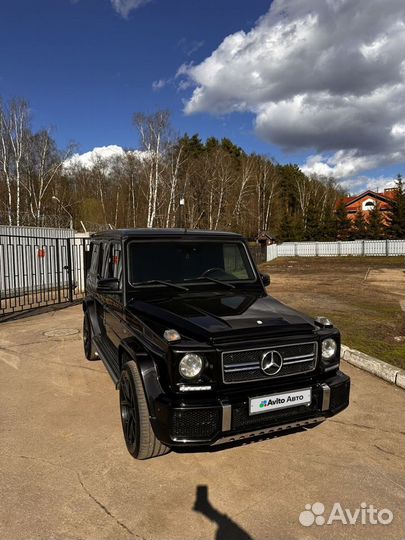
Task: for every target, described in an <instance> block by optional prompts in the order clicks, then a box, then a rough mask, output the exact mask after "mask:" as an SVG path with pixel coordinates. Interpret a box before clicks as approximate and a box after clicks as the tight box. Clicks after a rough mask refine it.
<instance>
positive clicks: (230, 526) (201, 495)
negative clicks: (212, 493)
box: [193, 486, 252, 540]
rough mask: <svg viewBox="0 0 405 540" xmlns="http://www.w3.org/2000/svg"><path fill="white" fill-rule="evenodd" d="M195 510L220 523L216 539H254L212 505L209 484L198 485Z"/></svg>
mask: <svg viewBox="0 0 405 540" xmlns="http://www.w3.org/2000/svg"><path fill="white" fill-rule="evenodd" d="M193 510H194V511H195V512H199V513H200V514H203V515H204V516H205V517H206V518H208V519H209V520H210V521H212V522H214V523H216V524H217V525H218V528H217V531H216V533H215V540H252V537H251V536H250V535H249V534H248V533H247V532H246V531H245V530H244V529H242V528H241V527H239V525H238V524H237V523H235V522H234V521H233V520H232V519H231V518H230V517H229V516H227V515H226V514H222V513H221V512H219V511H218V510H217V509H216V508H214V507H213V506H212V504H211V503H210V501H209V499H208V487H207V486H197V490H196V499H195V503H194V506H193Z"/></svg>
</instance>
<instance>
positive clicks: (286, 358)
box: [284, 353, 313, 362]
mask: <svg viewBox="0 0 405 540" xmlns="http://www.w3.org/2000/svg"><path fill="white" fill-rule="evenodd" d="M312 357H313V354H312V353H311V354H302V355H301V356H286V357H285V358H284V362H287V361H288V362H289V361H290V360H301V359H304V358H312Z"/></svg>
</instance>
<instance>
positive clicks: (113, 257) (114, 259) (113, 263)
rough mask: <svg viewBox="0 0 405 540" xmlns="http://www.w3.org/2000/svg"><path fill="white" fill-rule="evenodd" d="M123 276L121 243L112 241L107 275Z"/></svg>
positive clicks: (107, 263) (109, 276)
mask: <svg viewBox="0 0 405 540" xmlns="http://www.w3.org/2000/svg"><path fill="white" fill-rule="evenodd" d="M121 276H122V256H121V244H119V243H118V242H111V243H110V245H109V248H108V256H107V261H106V272H105V277H108V278H118V279H119V280H120V281H121Z"/></svg>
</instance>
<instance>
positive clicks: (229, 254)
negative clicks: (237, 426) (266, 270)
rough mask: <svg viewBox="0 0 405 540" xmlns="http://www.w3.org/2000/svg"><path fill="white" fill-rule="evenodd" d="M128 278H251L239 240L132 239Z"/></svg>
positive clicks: (212, 279) (145, 279)
mask: <svg viewBox="0 0 405 540" xmlns="http://www.w3.org/2000/svg"><path fill="white" fill-rule="evenodd" d="M129 276H130V279H129V281H130V282H131V283H133V284H136V283H140V282H145V281H153V280H161V281H171V282H174V283H182V282H192V281H193V280H198V281H201V282H203V281H207V282H210V281H211V282H215V281H221V282H226V281H249V280H253V279H255V275H254V273H253V269H252V266H251V264H250V262H249V259H248V257H247V254H246V250H245V248H244V246H243V244H242V243H240V242H227V243H223V242H178V241H177V242H176V241H170V242H149V243H146V242H132V243H131V244H130V245H129Z"/></svg>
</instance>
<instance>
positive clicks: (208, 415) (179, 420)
mask: <svg viewBox="0 0 405 540" xmlns="http://www.w3.org/2000/svg"><path fill="white" fill-rule="evenodd" d="M221 418H222V411H221V409H220V408H215V409H214V408H212V409H209V408H207V409H205V408H200V409H173V411H172V413H171V429H170V432H171V436H172V437H173V438H174V439H197V440H198V439H204V438H208V437H212V436H213V435H215V433H216V432H217V431H219V430H220V428H221V424H220V422H221Z"/></svg>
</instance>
